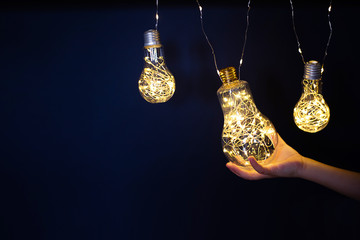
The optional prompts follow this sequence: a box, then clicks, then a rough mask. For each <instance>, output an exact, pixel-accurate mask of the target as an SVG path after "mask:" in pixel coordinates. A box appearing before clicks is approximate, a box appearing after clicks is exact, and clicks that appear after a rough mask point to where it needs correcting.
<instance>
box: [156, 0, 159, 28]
mask: <svg viewBox="0 0 360 240" xmlns="http://www.w3.org/2000/svg"><path fill="white" fill-rule="evenodd" d="M155 20H156V21H155V30H156V31H157V30H158V25H159V0H156V14H155Z"/></svg>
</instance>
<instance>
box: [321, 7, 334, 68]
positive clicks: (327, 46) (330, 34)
mask: <svg viewBox="0 0 360 240" xmlns="http://www.w3.org/2000/svg"><path fill="white" fill-rule="evenodd" d="M331 8H332V0H330V4H329V8H328V21H329V28H330V33H329V39H328V41H327V44H326V48H325V54H324V57H323V63H322V65H321V73H323V72H324V64H325V58H326V56H327V50H328V48H329V45H330V40H331V36H332V25H331V19H330V12H331Z"/></svg>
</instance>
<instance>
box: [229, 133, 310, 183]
mask: <svg viewBox="0 0 360 240" xmlns="http://www.w3.org/2000/svg"><path fill="white" fill-rule="evenodd" d="M278 137H279V143H278V146H277V151H276V153H275V155H274V156H273V157H272V158H273V159H272V160H271V162H270V163H269V164H267V165H266V166H262V165H260V164H259V163H257V162H256V160H255V159H254V158H253V157H250V158H249V161H250V163H251V166H252V167H253V168H242V167H239V166H237V165H235V164H233V163H231V162H229V163H227V164H226V166H227V167H228V168H229V169H230V170H231V171H232V172H233V173H235V174H236V175H238V176H239V177H242V178H244V179H248V180H257V179H263V178H270V177H295V176H296V174H297V173H298V171H299V170H300V169H301V168H302V165H303V163H302V156H301V155H300V154H299V153H298V152H297V151H295V150H294V149H293V148H291V147H290V146H289V145H287V144H286V143H285V142H284V140H283V139H282V138H281V137H280V135H278Z"/></svg>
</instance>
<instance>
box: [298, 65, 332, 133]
mask: <svg viewBox="0 0 360 240" xmlns="http://www.w3.org/2000/svg"><path fill="white" fill-rule="evenodd" d="M302 85H303V93H302V95H301V97H300V100H299V101H298V102H297V104H296V106H295V108H294V121H295V123H296V125H297V126H298V127H299V128H300V129H301V130H303V131H305V132H309V133H316V132H318V131H320V130H322V129H324V128H325V127H326V125H327V124H328V122H329V119H330V109H329V107H328V105H327V104H326V102H325V100H324V98H323V96H322V95H321V87H322V81H321V66H320V64H319V62H317V61H309V62H307V63H306V64H305V71H304V79H303V81H302Z"/></svg>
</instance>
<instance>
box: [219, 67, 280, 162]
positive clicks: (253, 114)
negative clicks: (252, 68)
mask: <svg viewBox="0 0 360 240" xmlns="http://www.w3.org/2000/svg"><path fill="white" fill-rule="evenodd" d="M220 77H221V79H222V81H223V83H224V84H223V86H222V87H221V88H220V89H219V90H218V96H219V100H220V103H221V107H222V109H223V113H224V127H223V132H222V146H223V152H224V153H225V155H226V156H227V157H228V159H229V160H230V161H232V162H234V163H236V164H238V165H240V166H250V163H249V161H247V159H248V157H250V156H254V157H255V158H256V159H257V160H258V161H263V160H266V159H269V158H270V156H271V155H272V154H273V152H274V150H275V145H276V144H277V138H276V130H275V128H274V126H273V125H272V123H271V122H270V120H269V119H267V118H266V117H265V116H264V115H263V114H262V113H261V112H260V111H259V110H258V109H257V107H256V105H255V102H254V100H253V98H252V96H251V92H250V89H249V88H248V84H247V82H246V81H241V80H238V78H237V76H236V70H235V68H233V67H228V68H225V69H222V70H220Z"/></svg>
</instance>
